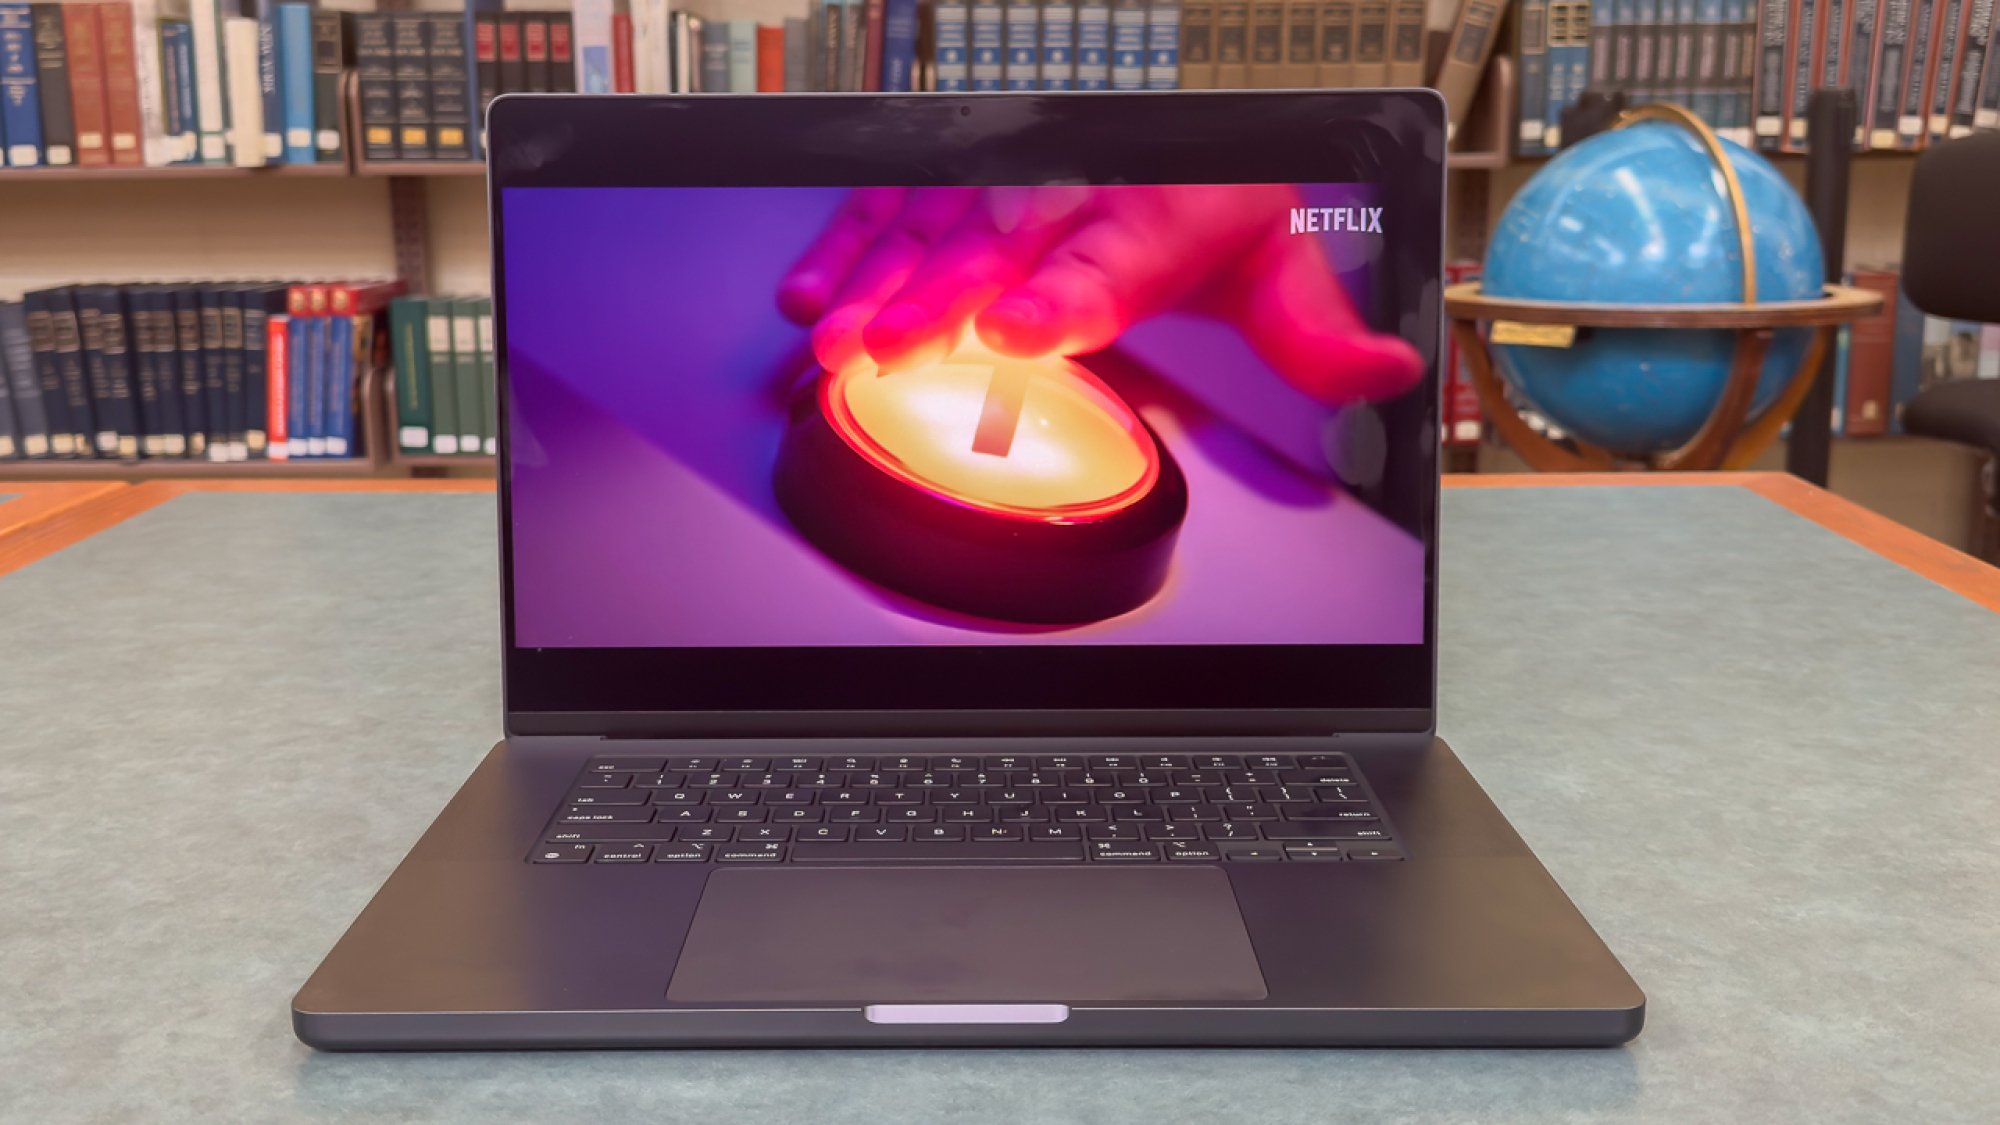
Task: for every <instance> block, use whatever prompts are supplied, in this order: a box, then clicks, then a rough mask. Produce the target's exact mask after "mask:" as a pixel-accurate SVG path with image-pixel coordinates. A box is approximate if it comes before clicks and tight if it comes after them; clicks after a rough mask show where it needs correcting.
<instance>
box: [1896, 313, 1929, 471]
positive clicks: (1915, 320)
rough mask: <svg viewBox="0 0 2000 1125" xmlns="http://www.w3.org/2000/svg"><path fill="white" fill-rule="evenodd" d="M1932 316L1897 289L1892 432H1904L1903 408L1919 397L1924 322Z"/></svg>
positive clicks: (1922, 375)
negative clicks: (1925, 313) (1927, 314)
mask: <svg viewBox="0 0 2000 1125" xmlns="http://www.w3.org/2000/svg"><path fill="white" fill-rule="evenodd" d="M1930 319H1931V318H1930V317H1928V316H1925V315H1924V313H1923V311H1922V310H1921V309H1919V308H1917V306H1915V305H1913V304H1911V303H1910V294H1909V293H1908V292H1907V291H1906V290H1904V289H1903V288H1902V287H1901V286H1898V287H1897V289H1896V361H1895V365H1894V366H1893V367H1892V368H1891V369H1890V373H1889V432H1890V433H1892V434H1900V433H1902V432H1903V407H1904V406H1905V405H1907V404H1908V403H1909V401H1910V400H1911V399H1913V398H1915V397H1916V396H1917V390H1918V388H1919V387H1921V386H1922V385H1923V379H1924V325H1925V324H1926V322H1928V321H1929V320H1930Z"/></svg>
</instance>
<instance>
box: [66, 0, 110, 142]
mask: <svg viewBox="0 0 2000 1125" xmlns="http://www.w3.org/2000/svg"><path fill="white" fill-rule="evenodd" d="M62 17H63V41H64V43H65V44H67V46H68V51H69V100H70V112H71V113H72V114H73V115H74V117H75V119H76V162H77V164H79V165H82V166H85V167H103V166H105V165H108V164H110V163H111V138H110V136H109V134H110V131H111V123H110V121H109V119H108V118H107V117H106V116H105V113H106V106H105V98H104V55H103V47H102V45H101V44H102V38H101V36H100V34H99V32H98V22H97V21H98V14H97V5H95V4H88V3H77V4H64V5H63V6H62Z"/></svg>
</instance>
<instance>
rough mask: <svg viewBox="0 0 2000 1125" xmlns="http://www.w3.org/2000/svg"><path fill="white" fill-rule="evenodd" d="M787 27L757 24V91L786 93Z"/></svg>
mask: <svg viewBox="0 0 2000 1125" xmlns="http://www.w3.org/2000/svg"><path fill="white" fill-rule="evenodd" d="M784 90H785V29H784V28H782V27H767V26H765V25H764V24H761V23H760V24H758V25H757V92H758V93H760V94H761V93H780V94H781V93H784Z"/></svg>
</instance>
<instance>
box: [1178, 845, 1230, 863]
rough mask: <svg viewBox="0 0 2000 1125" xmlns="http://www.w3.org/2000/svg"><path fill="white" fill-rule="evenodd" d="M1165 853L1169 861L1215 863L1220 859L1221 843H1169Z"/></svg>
mask: <svg viewBox="0 0 2000 1125" xmlns="http://www.w3.org/2000/svg"><path fill="white" fill-rule="evenodd" d="M1166 854H1167V861H1168V862H1170V863H1215V862H1217V861H1219V860H1221V859H1222V845H1220V844H1199V843H1195V844H1183V843H1170V844H1167V845H1166Z"/></svg>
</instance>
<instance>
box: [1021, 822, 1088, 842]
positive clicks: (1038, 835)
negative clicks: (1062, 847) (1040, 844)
mask: <svg viewBox="0 0 2000 1125" xmlns="http://www.w3.org/2000/svg"><path fill="white" fill-rule="evenodd" d="M1022 830H1023V831H1025V832H1026V833H1027V834H1028V839H1030V840H1081V839H1083V826H1082V825H1081V824H1030V825H1024V826H1023V829H1022Z"/></svg>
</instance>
